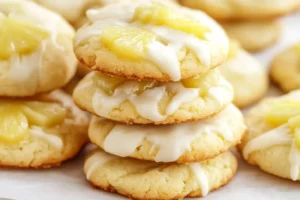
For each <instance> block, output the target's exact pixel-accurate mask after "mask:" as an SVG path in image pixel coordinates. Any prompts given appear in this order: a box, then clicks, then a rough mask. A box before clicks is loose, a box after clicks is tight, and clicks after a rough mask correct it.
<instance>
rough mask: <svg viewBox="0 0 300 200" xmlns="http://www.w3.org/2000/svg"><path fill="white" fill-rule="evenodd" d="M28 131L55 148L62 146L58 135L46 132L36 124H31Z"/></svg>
mask: <svg viewBox="0 0 300 200" xmlns="http://www.w3.org/2000/svg"><path fill="white" fill-rule="evenodd" d="M30 132H31V134H32V135H33V136H35V137H38V138H41V139H43V140H46V141H48V142H49V143H50V144H51V145H53V146H54V147H55V148H57V149H62V148H63V145H64V144H63V141H62V139H61V138H60V137H58V136H56V135H52V134H48V133H46V132H45V131H44V130H43V129H42V128H40V127H38V126H31V127H30Z"/></svg>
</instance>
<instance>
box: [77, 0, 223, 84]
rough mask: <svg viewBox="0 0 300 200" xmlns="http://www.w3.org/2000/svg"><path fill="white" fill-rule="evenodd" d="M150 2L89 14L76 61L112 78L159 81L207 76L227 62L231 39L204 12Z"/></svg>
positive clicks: (123, 4) (119, 5)
mask: <svg viewBox="0 0 300 200" xmlns="http://www.w3.org/2000/svg"><path fill="white" fill-rule="evenodd" d="M146 2H148V3H146V4H145V1H122V2H121V1H120V2H118V3H113V4H109V5H107V6H105V7H103V8H99V9H96V10H89V11H88V12H87V16H88V18H89V20H90V21H91V22H90V23H89V24H88V25H86V26H83V27H82V28H80V29H79V30H78V32H77V34H76V38H75V54H76V55H77V58H78V59H79V60H80V61H81V62H82V63H83V64H85V65H86V66H88V67H90V68H92V69H93V70H98V71H102V72H105V73H107V74H111V75H117V76H123V77H126V78H128V79H147V80H159V81H171V80H172V81H178V80H181V79H186V78H189V77H193V76H196V75H198V74H203V73H205V72H207V71H208V70H209V69H211V68H213V67H216V66H218V65H219V64H221V63H222V62H223V61H224V60H225V59H226V57H227V52H228V38H227V36H226V34H225V33H224V30H223V29H222V28H221V27H220V26H219V25H218V24H217V23H216V22H215V21H213V20H212V19H211V18H210V17H208V16H207V15H205V14H204V13H203V12H201V11H196V10H192V9H187V8H183V7H179V6H176V5H175V4H173V3H171V4H170V3H167V2H160V3H163V4H165V5H161V4H158V3H154V2H153V3H149V1H146ZM151 2H152V1H151ZM147 9H149V10H152V9H153V10H157V11H158V10H160V9H162V12H154V11H153V12H152V11H151V12H148V11H147ZM110 10H115V12H113V13H112V12H109V11H110ZM163 10H166V12H164V11H163ZM145 13H153V15H152V14H151V15H150V16H147V15H148V14H146V15H144V14H145ZM155 13H161V14H162V15H163V14H164V13H165V14H166V13H169V14H170V16H169V15H168V16H159V15H156V14H155ZM144 16H145V18H144ZM174 17H175V18H174ZM148 19H149V20H148ZM160 20H162V21H160ZM108 22H109V23H108Z"/></svg>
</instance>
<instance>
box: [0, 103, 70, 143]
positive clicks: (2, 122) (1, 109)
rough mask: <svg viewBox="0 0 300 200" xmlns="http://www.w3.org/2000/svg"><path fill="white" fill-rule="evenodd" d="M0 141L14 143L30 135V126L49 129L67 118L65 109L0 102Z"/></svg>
mask: <svg viewBox="0 0 300 200" xmlns="http://www.w3.org/2000/svg"><path fill="white" fill-rule="evenodd" d="M0 105H1V106H0V129H1V133H0V140H1V141H3V142H6V143H16V142H19V141H20V140H22V139H23V138H25V137H27V136H29V135H30V126H31V125H36V126H40V127H49V126H55V125H57V124H60V123H62V122H63V121H64V119H65V118H66V117H67V110H66V108H64V107H62V106H61V105H60V104H58V103H50V102H38V101H14V102H8V101H1V102H0Z"/></svg>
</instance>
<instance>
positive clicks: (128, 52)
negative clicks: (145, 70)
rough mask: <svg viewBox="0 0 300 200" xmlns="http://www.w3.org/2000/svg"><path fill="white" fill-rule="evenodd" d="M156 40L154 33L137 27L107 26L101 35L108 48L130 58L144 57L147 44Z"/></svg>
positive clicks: (118, 54) (138, 58)
mask: <svg viewBox="0 0 300 200" xmlns="http://www.w3.org/2000/svg"><path fill="white" fill-rule="evenodd" d="M154 40H155V35H154V34H153V33H151V32H150V31H147V30H145V29H141V28H137V27H121V26H111V27H106V28H105V29H104V30H103V32H102V35H101V42H102V43H103V44H104V46H105V47H106V48H108V49H110V50H111V51H113V52H114V53H115V54H116V55H117V56H120V57H125V58H128V59H130V60H140V59H142V58H144V57H145V56H146V49H147V45H148V44H149V43H151V42H152V41H154Z"/></svg>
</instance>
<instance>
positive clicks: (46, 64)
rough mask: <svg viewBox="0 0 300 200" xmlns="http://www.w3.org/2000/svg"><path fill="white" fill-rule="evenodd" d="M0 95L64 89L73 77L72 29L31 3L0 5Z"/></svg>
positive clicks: (17, 0) (11, 1) (13, 1)
mask: <svg viewBox="0 0 300 200" xmlns="http://www.w3.org/2000/svg"><path fill="white" fill-rule="evenodd" d="M0 22H1V35H2V36H3V37H1V38H2V41H1V40H0V42H1V44H2V47H1V52H0V68H1V70H0V71H1V72H0V96H13V97H22V96H32V95H35V94H37V93H41V92H48V91H51V90H53V89H57V88H60V87H62V86H64V85H65V84H66V83H67V82H68V81H69V80H70V79H71V78H72V77H73V76H74V74H75V72H76V65H77V59H76V57H75V55H74V52H73V37H74V30H73V28H72V27H71V26H70V25H69V24H68V23H67V22H66V21H65V20H64V19H63V18H61V17H60V16H59V15H58V14H56V13H54V12H51V11H49V10H47V9H45V8H43V7H41V6H39V5H37V4H35V3H33V2H30V1H23V0H3V1H1V2H0Z"/></svg>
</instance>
